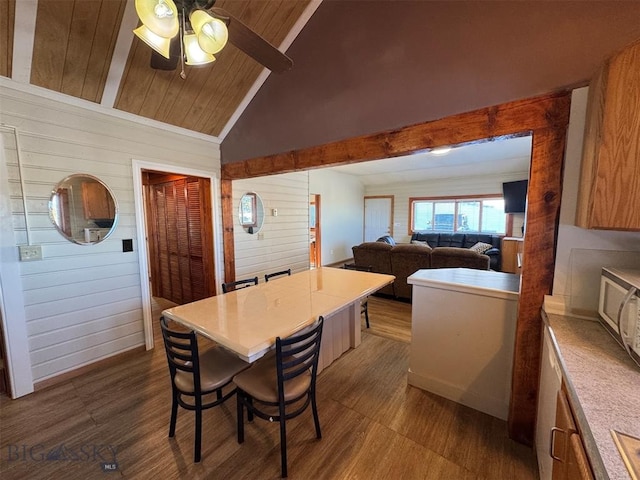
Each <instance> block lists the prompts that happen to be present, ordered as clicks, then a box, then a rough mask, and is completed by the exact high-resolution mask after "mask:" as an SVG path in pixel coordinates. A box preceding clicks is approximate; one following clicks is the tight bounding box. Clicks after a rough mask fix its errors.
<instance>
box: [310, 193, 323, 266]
mask: <svg viewBox="0 0 640 480" xmlns="http://www.w3.org/2000/svg"><path fill="white" fill-rule="evenodd" d="M320 225H321V224H320V195H318V194H315V193H312V194H310V195H309V266H310V268H317V267H320V266H322V229H321V226H320Z"/></svg>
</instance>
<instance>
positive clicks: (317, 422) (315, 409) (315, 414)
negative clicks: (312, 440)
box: [311, 390, 322, 438]
mask: <svg viewBox="0 0 640 480" xmlns="http://www.w3.org/2000/svg"><path fill="white" fill-rule="evenodd" d="M311 411H312V412H313V423H314V424H315V426H316V438H322V432H321V431H320V419H319V418H318V406H317V405H316V392H315V390H314V391H312V392H311Z"/></svg>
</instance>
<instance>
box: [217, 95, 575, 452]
mask: <svg viewBox="0 0 640 480" xmlns="http://www.w3.org/2000/svg"><path fill="white" fill-rule="evenodd" d="M570 104H571V95H570V92H566V91H565V92H558V93H554V94H549V95H545V96H541V97H536V98H532V99H527V100H520V101H515V102H510V103H506V104H502V105H497V106H494V107H488V108H482V109H479V110H475V111H472V112H468V113H463V114H459V115H454V116H451V117H447V118H443V119H441V120H435V121H432V122H426V123H422V124H417V125H412V126H408V127H405V128H400V129H396V130H391V131H386V132H380V133H375V134H371V135H363V136H360V137H355V138H350V139H347V140H343V141H339V142H334V143H330V144H326V145H320V146H316V147H310V148H305V149H301V150H296V151H291V152H285V153H280V154H275V155H270V156H267V157H260V158H254V159H250V160H245V161H240V162H234V163H230V164H225V165H223V167H222V177H223V178H224V179H228V180H233V179H240V178H251V177H257V176H261V175H272V174H275V173H282V172H292V171H296V170H303V169H309V168H318V167H321V166H328V165H339V164H346V163H356V162H361V161H366V160H375V159H379V158H385V157H396V156H401V155H405V154H408V153H412V152H415V151H417V150H421V149H425V148H434V147H439V146H445V145H456V144H459V143H466V142H474V141H484V139H488V138H496V137H501V136H521V135H527V134H531V135H532V137H533V151H532V162H531V171H530V177H529V192H528V207H527V219H526V222H527V227H526V229H527V232H526V238H525V242H524V258H525V263H524V266H523V274H522V279H521V296H520V302H519V309H518V324H517V327H516V345H515V358H514V364H513V382H512V395H511V406H510V414H509V432H510V435H511V436H512V438H514V439H516V440H518V441H520V442H522V443H525V444H529V445H531V444H532V443H533V434H534V430H535V419H536V407H537V392H538V376H539V370H540V352H541V345H542V341H541V340H542V338H541V335H542V329H541V324H542V319H541V316H540V309H541V307H542V303H543V300H544V295H546V294H550V293H551V290H552V286H553V271H554V262H555V242H556V239H557V229H558V226H557V225H558V219H559V215H560V198H561V193H562V167H563V159H564V147H565V140H566V139H565V137H566V130H567V126H568V123H569V110H570ZM223 222H224V223H225V225H228V224H230V222H231V219H229V218H226V219H225V218H223ZM227 246H230V248H231V250H228V249H227ZM232 249H233V244H232V239H231V238H229V237H228V233H227V232H226V228H225V254H226V255H230V254H231V253H230V252H232Z"/></svg>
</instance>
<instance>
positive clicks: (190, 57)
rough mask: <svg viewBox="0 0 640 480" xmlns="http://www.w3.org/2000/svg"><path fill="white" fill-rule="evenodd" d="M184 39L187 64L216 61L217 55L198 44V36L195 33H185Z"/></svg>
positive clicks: (202, 63) (203, 63)
mask: <svg viewBox="0 0 640 480" xmlns="http://www.w3.org/2000/svg"><path fill="white" fill-rule="evenodd" d="M182 39H183V41H184V53H185V55H186V57H187V61H186V62H185V63H186V64H187V65H205V64H207V63H211V62H213V61H215V59H216V57H214V56H213V55H211V54H210V53H207V52H205V51H204V50H202V49H201V48H200V45H198V38H197V37H196V35H195V34H194V33H185V34H184V36H183V37H182Z"/></svg>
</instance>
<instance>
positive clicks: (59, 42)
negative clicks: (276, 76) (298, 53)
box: [0, 0, 309, 136]
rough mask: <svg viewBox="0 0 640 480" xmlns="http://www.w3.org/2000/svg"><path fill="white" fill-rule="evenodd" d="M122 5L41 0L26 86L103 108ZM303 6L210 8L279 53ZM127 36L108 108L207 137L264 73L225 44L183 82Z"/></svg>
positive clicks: (229, 1) (279, 2)
mask: <svg viewBox="0 0 640 480" xmlns="http://www.w3.org/2000/svg"><path fill="white" fill-rule="evenodd" d="M14 2H15V0H0V9H1V10H0V18H1V19H2V20H1V22H2V32H3V35H2V38H0V51H2V52H3V53H2V54H1V56H0V75H3V76H11V48H12V46H13V41H12V34H13V13H12V12H13V8H14ZM126 3H127V0H55V1H43V0H40V1H39V2H38V8H37V18H36V30H35V38H34V47H33V58H32V65H31V83H32V84H33V85H38V86H40V87H44V88H47V89H50V90H54V91H56V92H61V93H64V94H67V95H72V96H74V97H78V98H82V99H85V100H89V101H92V102H96V103H101V101H102V96H103V92H104V90H105V86H106V82H107V81H113V80H112V79H108V73H109V67H110V66H111V62H112V60H113V55H114V50H115V46H116V40H117V38H118V33H119V31H120V25H121V23H122V20H123V16H124V14H125V7H126ZM308 3H309V0H270V1H264V0H218V1H217V2H216V4H215V6H216V7H221V8H224V9H225V10H227V11H229V12H230V13H231V14H232V15H234V16H236V17H237V18H239V19H240V20H241V21H242V22H244V23H245V24H246V25H247V26H249V27H250V28H251V29H253V30H254V31H255V32H257V33H258V34H259V35H261V36H262V37H263V38H265V39H266V40H267V41H269V42H270V43H271V44H273V45H276V46H278V45H280V44H281V43H282V41H283V40H284V39H285V37H286V36H287V34H288V33H289V31H290V30H291V29H292V27H293V26H294V25H295V23H296V22H297V21H298V19H299V17H300V15H301V14H302V13H303V12H304V10H305V8H306V7H307V5H308ZM5 24H6V28H5ZM4 32H7V33H6V35H5V33H4ZM131 37H132V42H131V47H130V49H129V56H128V59H127V61H126V66H125V68H124V72H123V75H122V78H121V79H115V81H116V82H119V88H118V94H117V97H116V100H115V104H114V105H113V107H114V108H117V109H119V110H123V111H126V112H130V113H133V114H136V115H140V116H143V117H146V118H151V119H154V120H158V121H160V122H164V123H168V124H171V125H176V126H179V127H183V128H186V129H190V130H194V131H197V132H200V133H204V134H207V135H213V136H219V135H220V133H221V132H222V130H223V128H224V126H225V125H226V123H227V122H228V120H229V119H230V118H231V116H232V115H233V113H234V112H235V111H236V109H237V108H238V105H239V104H240V103H241V102H242V100H243V98H244V97H245V95H246V94H247V92H248V91H249V89H250V88H251V86H252V85H253V84H254V82H255V81H256V79H257V78H258V75H259V74H260V72H261V71H262V69H263V66H262V65H260V64H259V63H258V62H256V61H255V60H253V59H252V58H251V57H249V56H248V55H246V54H245V53H243V52H242V51H240V50H238V49H237V48H236V47H235V46H234V45H232V44H230V43H228V44H227V46H226V47H225V48H224V49H223V50H222V51H221V52H220V53H219V54H217V55H216V58H217V60H216V61H215V62H214V63H212V64H209V65H205V66H201V67H189V66H185V71H186V75H187V78H186V79H184V80H183V79H182V78H180V66H178V69H177V70H175V71H161V70H154V69H152V68H151V67H150V64H149V62H150V58H151V49H150V48H149V47H148V46H147V45H145V44H144V43H143V42H142V41H140V40H139V39H138V38H137V37H135V36H133V34H131ZM5 52H7V53H5ZM294 68H295V59H294ZM283 75H286V73H284V74H283ZM108 106H110V105H108Z"/></svg>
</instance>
